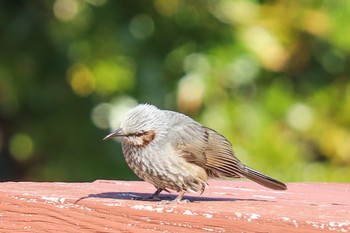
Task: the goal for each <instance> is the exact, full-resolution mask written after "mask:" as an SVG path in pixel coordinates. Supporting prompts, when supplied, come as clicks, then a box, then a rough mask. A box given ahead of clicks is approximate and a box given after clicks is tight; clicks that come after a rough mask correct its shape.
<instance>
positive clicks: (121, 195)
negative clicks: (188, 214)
mask: <svg viewBox="0 0 350 233" xmlns="http://www.w3.org/2000/svg"><path fill="white" fill-rule="evenodd" d="M176 197H177V195H175V194H162V195H159V199H156V200H155V199H152V194H150V193H136V192H106V193H98V194H89V195H88V196H85V197H81V198H79V199H78V200H77V201H76V202H75V203H74V204H77V203H78V202H80V201H82V200H84V199H88V198H107V199H117V200H137V201H145V202H160V201H171V200H174V199H175V198H176ZM183 200H188V201H189V202H201V201H259V202H261V201H262V202H266V201H267V202H269V201H268V200H261V199H259V200H258V199H243V198H242V199H239V198H221V197H205V196H186V195H185V196H184V197H183Z"/></svg>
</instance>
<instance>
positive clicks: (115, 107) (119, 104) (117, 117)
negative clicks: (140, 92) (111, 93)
mask: <svg viewBox="0 0 350 233" xmlns="http://www.w3.org/2000/svg"><path fill="white" fill-rule="evenodd" d="M111 105H112V109H111V111H110V113H109V125H110V127H111V129H112V130H115V129H116V128H118V127H119V125H120V122H121V121H122V119H123V117H125V114H126V112H127V111H128V110H130V109H131V108H133V107H135V106H136V105H137V101H136V100H135V99H133V98H131V97H130V96H122V97H119V98H117V99H116V100H114V101H112V103H111Z"/></svg>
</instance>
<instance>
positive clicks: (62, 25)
mask: <svg viewBox="0 0 350 233" xmlns="http://www.w3.org/2000/svg"><path fill="white" fill-rule="evenodd" d="M349 16H350V3H349V1H346V0H338V1H329V0H323V1H322V0H309V1H299V0H298V1H286V0H278V1H257V0H217V1H211V0H207V1H184V0H153V1H136V0H128V1H110V0H55V1H44V0H40V1H34V2H33V1H28V0H17V1H2V2H0V32H1V37H0V153H1V154H0V179H1V180H49V181H50V180H61V181H78V180H94V179H98V178H104V179H107V178H108V179H135V178H136V177H135V176H134V175H133V174H132V173H131V171H130V170H129V169H128V168H127V167H126V165H125V162H124V158H123V156H122V154H121V150H120V146H119V145H118V144H116V143H106V142H103V141H102V138H103V136H104V135H105V134H106V133H108V131H109V130H110V128H116V127H117V125H118V123H119V121H120V117H121V116H122V115H123V114H124V113H125V111H126V110H127V109H128V108H130V107H132V106H133V105H135V104H137V103H138V102H139V103H141V102H148V103H151V104H155V105H157V106H158V107H161V108H169V109H175V110H178V111H182V112H184V113H186V114H188V115H191V116H192V117H194V118H196V119H197V120H199V121H200V122H201V123H203V124H204V125H207V126H209V127H212V128H214V129H216V130H217V131H219V132H221V133H222V134H224V135H225V136H226V137H228V138H229V139H230V141H231V142H232V143H233V145H234V149H235V151H236V153H237V155H238V157H239V158H241V159H242V160H243V161H244V162H245V163H247V164H249V165H251V166H253V167H255V168H257V169H260V170H262V171H264V172H266V173H268V174H271V175H273V176H275V177H277V178H280V179H282V180H286V181H302V180H310V181H350V169H348V168H349V164H350V81H349V77H348V76H349V75H348V74H349V68H348V67H349V61H350V37H349V36H348V35H350V32H349V30H350V28H349V27H348V26H347V25H348V18H349Z"/></svg>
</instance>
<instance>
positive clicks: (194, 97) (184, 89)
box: [177, 74, 205, 114]
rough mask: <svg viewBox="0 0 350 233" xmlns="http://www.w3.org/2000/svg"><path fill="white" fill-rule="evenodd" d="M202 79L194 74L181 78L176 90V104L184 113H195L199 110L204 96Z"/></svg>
mask: <svg viewBox="0 0 350 233" xmlns="http://www.w3.org/2000/svg"><path fill="white" fill-rule="evenodd" d="M204 90H205V88H204V83H203V78H201V77H200V76H199V75H196V74H189V75H186V76H185V77H183V78H182V79H181V80H180V82H179V86H178V90H177V104H178V107H179V109H180V110H181V111H182V112H184V113H188V114H191V113H195V112H197V111H198V110H199V108H200V106H201V104H202V101H203V94H204Z"/></svg>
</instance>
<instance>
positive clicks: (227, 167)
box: [203, 127, 243, 177]
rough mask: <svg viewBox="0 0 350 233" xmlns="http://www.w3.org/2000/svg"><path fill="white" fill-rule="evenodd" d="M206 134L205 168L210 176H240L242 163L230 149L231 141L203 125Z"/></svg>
mask: <svg viewBox="0 0 350 233" xmlns="http://www.w3.org/2000/svg"><path fill="white" fill-rule="evenodd" d="M203 128H204V131H205V133H206V134H207V135H208V144H207V147H206V150H205V152H204V155H205V158H206V164H205V166H206V168H207V169H208V173H209V175H210V176H212V177H221V176H223V177H242V175H241V174H240V170H241V169H242V167H243V165H242V163H241V162H240V161H239V160H238V159H237V157H236V156H235V155H234V152H233V150H232V145H231V143H230V142H229V141H228V140H227V139H226V138H225V137H224V136H222V135H221V134H219V133H217V132H216V131H214V130H212V129H210V128H207V127H203Z"/></svg>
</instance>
